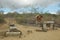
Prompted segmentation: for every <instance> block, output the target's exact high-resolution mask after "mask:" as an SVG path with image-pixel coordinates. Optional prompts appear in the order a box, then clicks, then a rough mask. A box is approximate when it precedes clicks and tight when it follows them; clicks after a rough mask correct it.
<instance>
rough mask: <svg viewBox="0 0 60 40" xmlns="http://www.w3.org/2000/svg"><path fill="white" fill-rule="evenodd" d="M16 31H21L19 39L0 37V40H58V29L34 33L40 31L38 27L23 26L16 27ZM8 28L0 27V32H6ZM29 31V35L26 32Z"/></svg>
mask: <svg viewBox="0 0 60 40" xmlns="http://www.w3.org/2000/svg"><path fill="white" fill-rule="evenodd" d="M16 26H17V29H19V30H20V31H22V33H23V35H22V37H21V38H19V37H18V36H8V37H3V36H0V40H60V28H58V30H49V31H48V32H41V31H36V30H40V28H39V27H33V26H23V25H17V24H16ZM7 28H8V26H3V27H0V32H1V31H6V30H7ZM28 30H29V31H30V32H29V33H28V32H27V31H28ZM1 34H2V33H0V35H1Z"/></svg>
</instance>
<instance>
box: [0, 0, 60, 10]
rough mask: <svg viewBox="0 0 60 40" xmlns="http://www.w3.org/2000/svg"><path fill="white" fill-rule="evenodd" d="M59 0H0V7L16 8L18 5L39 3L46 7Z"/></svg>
mask: <svg viewBox="0 0 60 40" xmlns="http://www.w3.org/2000/svg"><path fill="white" fill-rule="evenodd" d="M57 2H60V0H0V8H11V9H17V8H20V7H26V6H34V5H40V6H42V7H47V6H48V5H50V4H53V3H57Z"/></svg>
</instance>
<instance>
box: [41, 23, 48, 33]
mask: <svg viewBox="0 0 60 40" xmlns="http://www.w3.org/2000/svg"><path fill="white" fill-rule="evenodd" d="M42 30H43V31H45V32H47V26H46V23H44V24H43V28H42Z"/></svg>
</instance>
